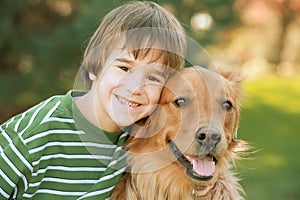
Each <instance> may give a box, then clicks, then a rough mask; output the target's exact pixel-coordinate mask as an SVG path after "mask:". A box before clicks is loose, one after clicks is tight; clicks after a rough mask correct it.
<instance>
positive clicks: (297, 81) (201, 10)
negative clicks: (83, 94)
mask: <svg viewBox="0 0 300 200" xmlns="http://www.w3.org/2000/svg"><path fill="white" fill-rule="evenodd" d="M124 2H126V1H124V0H85V1H84V0H0V5H1V6H0V91H1V95H0V123H2V122H4V121H5V120H6V119H8V118H9V117H11V116H13V115H14V114H16V113H19V112H21V111H23V110H25V109H27V108H28V107H30V106H32V105H34V104H36V103H38V102H40V101H42V100H44V99H45V98H47V97H49V96H51V95H54V94H64V93H66V91H68V90H69V89H72V88H73V84H74V79H75V76H76V74H77V71H78V67H79V65H80V63H81V60H82V55H83V51H84V48H85V47H86V45H87V43H88V40H89V38H90V37H91V35H92V34H93V32H94V31H95V29H96V28H97V26H98V24H99V23H100V21H101V19H102V18H103V16H104V15H105V14H106V13H107V12H109V11H110V10H111V9H112V8H114V7H116V6H118V5H120V4H122V3H124ZM155 2H157V3H159V4H160V5H162V6H164V7H165V8H166V9H168V10H169V11H171V12H172V13H174V14H175V16H176V17H177V18H178V19H179V20H180V22H181V23H182V24H183V26H184V28H185V29H186V32H187V35H188V36H190V37H192V38H193V39H195V40H196V41H197V42H198V43H199V44H201V45H202V46H203V47H204V48H205V49H206V50H207V52H208V53H209V55H210V56H211V58H212V59H213V61H214V62H215V64H216V65H217V66H221V67H225V68H231V69H234V70H240V71H242V73H243V74H245V75H246V80H245V82H244V88H245V91H246V92H247V94H248V96H247V98H246V99H245V101H244V106H243V110H242V119H241V125H240V129H239V137H240V138H242V139H245V140H248V141H250V142H251V144H253V145H254V146H255V148H256V149H257V150H258V152H257V153H256V154H255V155H253V159H252V160H246V161H242V162H239V163H238V165H237V167H238V170H239V171H240V177H241V179H242V180H241V182H242V185H243V186H244V188H245V190H246V193H247V198H246V199H249V200H261V199H262V200H268V199H270V200H271V199H272V200H281V199H283V200H292V199H293V200H296V199H300V173H299V172H300V161H299V156H298V153H300V128H299V126H300V1H299V0H156V1H155Z"/></svg>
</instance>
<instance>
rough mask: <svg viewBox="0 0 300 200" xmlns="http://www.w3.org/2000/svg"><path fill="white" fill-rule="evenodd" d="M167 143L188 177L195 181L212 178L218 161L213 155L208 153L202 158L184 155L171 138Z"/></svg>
mask: <svg viewBox="0 0 300 200" xmlns="http://www.w3.org/2000/svg"><path fill="white" fill-rule="evenodd" d="M168 145H169V147H170V149H171V151H172V153H173V154H174V156H175V157H176V159H177V160H178V162H179V163H180V164H181V165H182V166H183V167H184V168H186V174H187V175H188V176H189V177H190V178H192V179H194V180H196V181H208V180H210V179H212V178H213V174H214V172H215V168H216V163H217V162H218V160H217V159H216V158H215V157H214V156H212V155H210V154H208V155H206V156H205V157H204V158H202V157H199V156H189V155H184V154H182V153H181V151H180V150H179V148H178V147H177V145H176V144H175V143H174V142H173V141H172V140H169V143H168Z"/></svg>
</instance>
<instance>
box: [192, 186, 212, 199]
mask: <svg viewBox="0 0 300 200" xmlns="http://www.w3.org/2000/svg"><path fill="white" fill-rule="evenodd" d="M213 187H214V185H208V186H200V185H195V186H194V188H193V191H192V197H193V199H194V200H197V199H202V198H203V197H207V196H208V192H209V191H211V189H212V188H213Z"/></svg>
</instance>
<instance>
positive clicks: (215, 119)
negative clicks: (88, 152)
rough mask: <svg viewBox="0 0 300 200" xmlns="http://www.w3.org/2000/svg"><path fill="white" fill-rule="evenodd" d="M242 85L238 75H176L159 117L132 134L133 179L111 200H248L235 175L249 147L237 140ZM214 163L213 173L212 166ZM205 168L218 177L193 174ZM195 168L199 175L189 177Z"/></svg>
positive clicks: (195, 71)
mask: <svg viewBox="0 0 300 200" xmlns="http://www.w3.org/2000/svg"><path fill="white" fill-rule="evenodd" d="M240 82H241V78H240V77H239V76H238V75H237V74H235V73H232V72H218V73H217V72H214V71H210V70H207V69H204V68H201V67H198V66H195V67H189V68H185V69H183V70H181V71H180V72H178V73H177V74H175V75H173V76H172V77H171V78H170V79H169V80H168V82H167V84H166V86H165V88H164V89H163V92H162V96H161V100H160V103H159V106H158V108H157V109H156V111H155V112H154V113H153V114H152V115H151V116H150V117H149V118H148V119H147V120H146V122H145V124H144V125H143V126H140V125H135V127H134V128H133V131H132V137H131V138H130V139H129V140H128V142H127V147H128V148H129V150H130V153H129V156H128V164H129V166H130V173H126V174H125V175H124V177H123V178H122V179H121V181H120V182H119V183H118V184H117V185H116V187H115V189H114V191H113V194H112V197H111V199H112V200H115V199H117V200H120V199H122V200H123V199H127V200H167V199H169V200H177V199H180V200H181V199H184V200H186V199H187V200H189V199H209V200H211V199H213V200H237V199H243V195H244V191H243V189H242V187H241V186H240V185H239V183H238V178H237V177H236V176H235V174H234V173H233V172H232V171H231V168H232V164H233V163H234V161H235V160H237V159H238V158H239V153H241V152H243V151H244V150H246V149H247V143H246V142H245V141H242V140H237V139H236V134H237V128H238V124H239V118H240V97H241V87H240ZM203 127H204V128H203ZM200 130H204V131H202V132H201V131H200ZM218 132H220V133H218ZM212 135H214V136H212ZM216 136H218V137H216ZM215 137H216V138H217V139H216V138H215ZM206 139H207V140H206ZM170 144H174V145H175V147H177V151H176V150H173V151H174V152H177V153H178V154H177V155H175V154H174V153H173V152H172V151H171V145H170ZM180 156H181V157H180ZM186 158H192V159H190V161H191V162H192V160H193V159H194V160H196V161H195V162H196V164H195V166H196V167H194V165H192V163H190V165H188V164H187V165H186V166H184V164H181V163H180V162H179V160H180V159H183V160H185V161H183V163H186V160H187V159H186ZM212 158H214V159H215V160H214V163H215V169H214V170H212V169H213V167H211V165H209V164H207V163H212ZM205 159H207V160H209V161H210V162H207V161H205ZM216 160H217V161H216ZM201 163H206V164H205V165H204V164H203V165H202V166H206V167H207V168H212V169H210V170H212V171H213V172H209V173H213V174H212V175H208V177H206V176H207V175H205V176H203V177H202V175H199V174H196V175H195V173H194V172H195V171H193V170H194V169H196V168H197V166H198V165H199V166H200V165H201ZM192 167H193V170H192V172H191V171H190V172H191V173H192V174H194V175H191V176H189V175H188V171H189V170H191V168H192ZM199 171H203V170H202V169H199ZM206 171H207V170H206ZM201 173H202V172H201ZM207 173H208V172H207Z"/></svg>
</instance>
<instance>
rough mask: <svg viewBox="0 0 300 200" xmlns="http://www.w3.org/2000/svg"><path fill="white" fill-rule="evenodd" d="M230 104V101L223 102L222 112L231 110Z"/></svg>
mask: <svg viewBox="0 0 300 200" xmlns="http://www.w3.org/2000/svg"><path fill="white" fill-rule="evenodd" d="M232 107H233V106H232V103H231V101H225V102H224V103H223V104H222V108H223V110H226V111H231V110H232Z"/></svg>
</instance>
